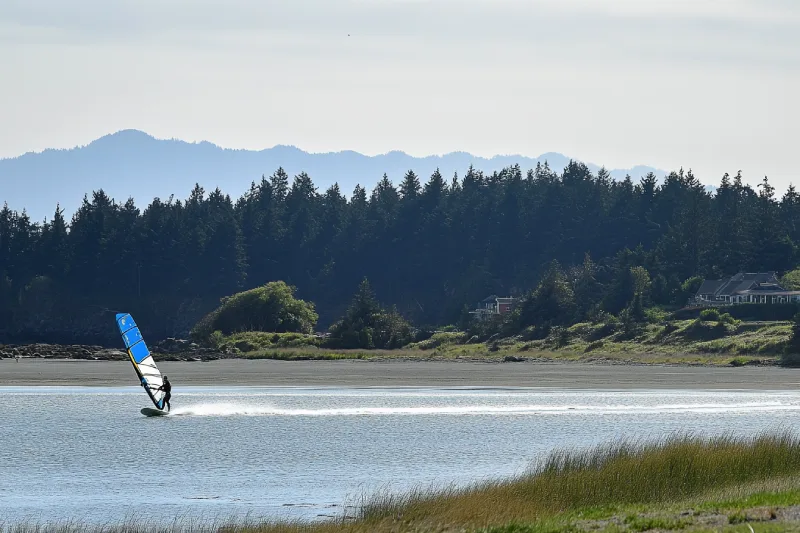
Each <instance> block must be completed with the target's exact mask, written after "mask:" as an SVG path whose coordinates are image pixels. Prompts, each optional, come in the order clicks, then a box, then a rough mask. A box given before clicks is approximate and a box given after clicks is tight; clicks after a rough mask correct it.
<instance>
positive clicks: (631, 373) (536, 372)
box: [0, 359, 800, 390]
mask: <svg viewBox="0 0 800 533" xmlns="http://www.w3.org/2000/svg"><path fill="white" fill-rule="evenodd" d="M159 368H161V371H162V372H163V373H164V374H167V375H168V376H169V377H170V381H171V382H172V383H173V387H175V388H176V389H177V388H180V386H182V385H186V386H226V387H229V386H237V385H238V386H270V387H275V386H282V387H290V386H295V387H442V388H447V387H554V388H562V389H564V388H566V389H607V390H633V389H679V390H680V389H693V390H708V389H714V390H721V389H729V390H794V389H800V369H790V368H780V367H774V366H763V367H761V366H752V367H738V368H734V367H707V366H705V367H704V366H679V365H655V364H647V365H631V364H607V363H585V362H581V363H570V362H552V363H551V362H513V363H512V362H508V363H503V362H456V361H407V360H385V361H364V360H337V361H277V360H269V359H262V360H246V359H222V360H214V361H206V362H199V361H190V362H175V361H164V362H160V363H159ZM36 385H46V386H70V385H75V386H128V385H130V386H136V385H137V380H136V375H135V373H134V370H133V368H132V366H131V364H130V363H129V362H128V361H86V360H57V359H21V360H20V361H15V360H14V359H0V386H36Z"/></svg>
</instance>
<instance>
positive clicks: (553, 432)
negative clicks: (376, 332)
mask: <svg viewBox="0 0 800 533" xmlns="http://www.w3.org/2000/svg"><path fill="white" fill-rule="evenodd" d="M0 402H2V404H3V405H4V408H3V411H2V418H1V419H0V422H1V424H0V522H2V521H6V523H8V522H9V521H17V520H21V519H35V520H42V521H45V520H60V519H69V518H72V519H76V518H77V519H80V520H83V521H85V522H98V523H100V522H102V523H107V522H116V521H121V520H123V519H125V518H130V517H131V516H136V517H139V518H140V519H148V520H151V521H164V522H169V521H171V520H173V519H174V518H175V517H176V515H179V516H186V515H191V516H195V517H206V518H208V519H213V518H228V517H231V516H242V515H245V514H247V513H249V515H250V516H251V517H258V516H266V517H272V518H275V517H284V518H293V517H302V518H311V519H315V518H319V517H324V516H331V515H341V514H342V513H343V512H344V508H343V505H344V504H352V503H354V502H355V501H356V498H357V497H358V496H359V495H361V494H362V493H364V492H367V493H369V492H372V491H375V490H377V489H382V488H387V487H388V488H390V489H392V490H398V491H400V490H403V489H406V488H409V487H411V486H418V485H420V484H422V485H429V484H432V483H434V484H437V483H449V482H456V483H460V484H461V483H470V482H473V481H477V480H480V479H484V478H487V477H488V478H497V477H503V476H509V475H513V474H517V473H520V472H522V471H523V470H524V469H525V468H526V467H527V466H528V465H529V464H530V462H531V461H532V460H533V459H535V458H537V457H540V456H541V455H542V454H545V453H547V452H548V451H550V450H552V449H554V448H557V447H564V446H567V447H574V446H578V447H582V446H589V445H592V444H596V443H599V442H602V441H608V440H612V439H614V438H618V437H621V436H628V437H658V436H662V435H664V434H667V433H671V432H675V431H692V432H696V433H702V434H718V433H726V432H727V433H735V434H752V433H754V432H756V431H758V430H764V429H778V428H789V429H792V428H793V426H794V425H795V423H796V422H797V421H798V420H800V394H797V393H787V392H720V391H709V392H702V391H700V392H698V391H634V392H631V391H624V392H609V391H572V390H571V391H565V390H553V389H468V390H467V389H447V390H443V389H374V388H370V389H335V388H331V389H303V388H246V387H236V388H216V389H212V390H211V392H209V390H208V389H200V388H196V389H191V388H183V387H182V388H180V389H176V390H175V391H174V393H173V411H172V414H171V415H170V416H168V417H160V418H158V417H157V418H147V417H144V416H142V415H141V414H140V413H139V409H140V408H142V407H145V406H147V405H148V404H147V401H146V398H145V397H144V395H143V393H142V391H141V389H140V388H139V387H130V388H128V387H125V388H78V387H0Z"/></svg>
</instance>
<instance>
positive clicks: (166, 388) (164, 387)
mask: <svg viewBox="0 0 800 533" xmlns="http://www.w3.org/2000/svg"><path fill="white" fill-rule="evenodd" d="M156 390H157V391H159V390H163V391H164V405H166V406H167V411H169V408H170V407H169V399H170V397H171V396H172V384H170V382H169V379H167V376H164V384H163V385H161V386H160V387H159V388H157V389H156Z"/></svg>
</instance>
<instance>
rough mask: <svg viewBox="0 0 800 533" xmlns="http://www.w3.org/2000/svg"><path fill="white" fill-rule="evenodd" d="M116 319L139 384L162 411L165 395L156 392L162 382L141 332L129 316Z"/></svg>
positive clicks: (161, 392) (120, 315)
mask: <svg viewBox="0 0 800 533" xmlns="http://www.w3.org/2000/svg"><path fill="white" fill-rule="evenodd" d="M116 319H117V327H118V328H119V334H120V335H121V336H122V340H123V342H124V343H125V351H126V352H127V353H128V357H129V358H130V360H131V364H133V369H134V370H135V371H136V375H137V376H139V384H140V385H141V386H142V387H144V390H145V391H146V392H147V395H148V396H149V397H150V399H151V400H152V401H153V404H154V405H155V406H156V408H158V410H161V409H163V408H164V396H165V395H166V393H165V392H164V391H163V390H158V388H159V387H160V386H161V385H162V384H163V383H164V381H163V379H162V377H161V371H160V370H159V369H158V367H157V366H156V362H155V360H153V356H152V354H151V353H150V350H148V349H147V345H146V344H145V343H144V338H142V332H141V331H139V327H138V326H137V325H136V322H134V320H133V317H132V316H131V315H130V314H128V313H117V316H116ZM165 414H166V413H165Z"/></svg>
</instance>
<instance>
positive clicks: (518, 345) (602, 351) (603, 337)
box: [219, 319, 791, 366]
mask: <svg viewBox="0 0 800 533" xmlns="http://www.w3.org/2000/svg"><path fill="white" fill-rule="evenodd" d="M790 338H791V324H790V323H789V322H741V321H735V320H728V321H723V320H720V321H704V320H697V319H695V320H675V321H668V322H659V323H650V324H643V325H640V326H639V327H638V328H637V329H636V330H635V331H634V332H633V333H632V334H624V333H623V332H622V331H621V327H620V325H619V324H606V323H600V324H592V323H588V322H584V323H579V324H575V325H573V326H570V327H569V328H566V330H562V331H560V332H557V333H554V334H553V335H551V336H550V337H548V338H546V339H541V340H524V338H523V337H522V336H518V337H511V338H506V339H495V340H492V341H490V342H486V343H478V342H470V339H469V338H468V336H467V335H466V334H464V333H462V332H452V331H448V332H437V333H435V334H434V335H433V336H432V337H431V338H429V339H426V340H424V341H420V342H416V343H412V344H410V345H408V346H406V347H405V348H402V349H396V350H341V349H329V348H326V347H324V343H323V341H322V339H321V338H320V337H316V336H313V335H301V334H295V333H283V334H275V333H261V332H247V333H237V334H235V335H232V336H230V337H225V338H223V339H221V340H220V341H219V342H220V343H221V344H220V346H223V345H224V346H231V347H236V349H237V350H236V354H237V355H236V356H237V357H246V358H253V359H278V360H286V361H292V360H340V359H365V360H390V359H400V360H438V361H457V360H467V361H487V362H502V361H518V360H522V359H527V360H539V361H575V362H579V361H585V362H600V361H602V362H619V363H642V364H682V365H687V364H688V365H710V366H745V365H750V364H778V363H779V362H780V357H781V354H782V353H783V352H784V351H785V347H786V346H787V343H788V341H789V339H790Z"/></svg>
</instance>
